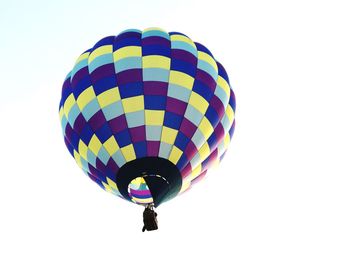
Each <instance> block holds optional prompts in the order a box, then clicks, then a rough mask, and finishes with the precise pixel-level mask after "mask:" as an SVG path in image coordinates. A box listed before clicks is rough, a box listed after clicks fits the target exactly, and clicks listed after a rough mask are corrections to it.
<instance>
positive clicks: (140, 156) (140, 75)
mask: <svg viewBox="0 0 350 263" xmlns="http://www.w3.org/2000/svg"><path fill="white" fill-rule="evenodd" d="M59 115H60V121H61V126H62V132H63V135H64V141H65V144H66V146H67V148H68V150H69V152H70V153H71V155H72V156H73V157H74V159H75V161H76V163H77V164H78V165H79V167H80V168H81V169H82V170H83V171H84V172H85V173H86V174H87V175H88V176H89V177H90V178H91V179H92V180H93V181H94V182H95V183H97V184H98V185H99V186H100V187H102V188H103V189H104V190H106V191H108V192H111V193H113V194H115V195H117V196H119V197H121V198H124V199H126V200H128V201H131V202H133V203H136V204H139V205H143V206H145V207H146V210H145V212H144V221H145V228H146V230H153V229H156V228H157V225H156V222H153V223H154V226H153V227H152V226H150V225H151V223H147V220H148V219H147V217H148V218H149V217H151V218H153V219H155V217H156V213H155V212H154V210H153V207H157V206H159V205H160V204H161V203H163V202H165V201H167V200H170V199H172V198H174V197H175V196H177V195H179V194H181V193H183V192H185V191H186V190H188V189H190V187H191V186H192V185H193V184H194V183H196V182H198V181H199V180H200V179H201V178H203V176H204V175H205V174H206V172H207V170H208V169H209V168H210V167H211V166H212V165H213V164H215V163H218V162H219V161H220V160H221V159H222V158H223V156H224V154H225V152H226V150H227V147H228V145H229V142H230V140H231V137H232V135H233V132H234V127H235V120H234V118H235V117H234V116H235V96H234V93H233V91H232V89H231V87H230V84H229V79H228V76H227V73H226V71H225V69H224V67H223V66H222V65H221V64H220V63H219V62H217V61H216V60H215V58H214V57H213V55H212V54H211V52H210V51H209V50H208V49H207V48H206V47H205V46H203V45H201V44H199V43H196V42H193V41H192V40H191V39H190V38H189V37H187V36H186V35H184V34H182V33H178V32H170V33H168V32H166V31H164V30H162V29H159V28H148V29H145V30H143V31H140V30H136V29H130V30H126V31H123V32H121V33H120V34H119V35H116V36H108V37H105V38H103V39H101V40H100V41H98V42H97V43H96V44H95V45H94V46H93V47H92V48H90V49H88V50H87V51H85V52H84V53H82V54H81V55H80V56H79V57H78V59H77V60H76V63H75V65H74V67H73V69H72V70H71V71H70V72H69V74H68V75H67V77H66V79H65V81H64V84H63V88H62V98H61V101H60V105H59ZM147 213H148V214H150V216H147Z"/></svg>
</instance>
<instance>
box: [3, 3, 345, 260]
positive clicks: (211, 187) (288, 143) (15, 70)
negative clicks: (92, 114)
mask: <svg viewBox="0 0 350 263" xmlns="http://www.w3.org/2000/svg"><path fill="white" fill-rule="evenodd" d="M349 11H350V4H349V3H348V2H347V1H338V0H335V1H312V0H304V1H299V0H296V1H272V0H267V1H253V0H247V1H220V0H217V1H194V0H192V1H191V0H187V1H182V0H180V1H160V0H148V1H141V0H139V1H135V0H131V1H117V0H115V1H105V0H100V1H66V0H63V1H43V0H36V1H16V0H15V1H1V0H0V56H1V60H0V72H1V85H0V91H1V93H0V94H1V96H0V116H1V126H0V127H1V129H0V145H1V148H0V149H1V151H0V160H1V172H0V178H1V184H0V245H1V246H0V247H1V249H0V261H1V262H24V261H34V260H35V261H36V262H48V261H49V262H62V261H68V262H71V261H76V262H83V261H84V262H97V261H99V262H100V261H107V260H110V261H121V260H123V261H124V260H129V261H132V262H133V261H136V260H140V261H141V260H142V261H145V262H148V261H152V262H164V260H167V261H168V262H181V261H185V262H189V261H196V262H200V261H206V262H207V261H208V262H210V261H215V262H242V263H243V262H269V263H271V262H339V263H341V262H349V260H350V253H349V247H350V226H349V223H348V222H350V211H349V200H350V192H349V187H350V178H349V175H350V168H349V157H350V136H349V134H350V123H349V113H350V105H349V98H350V96H349V95H350V79H349V70H350V63H349V61H350V49H349V46H350V36H349V27H348V25H349V24H350V17H349V15H348V14H349ZM153 26H156V27H161V28H163V29H165V30H166V31H178V32H183V33H185V34H186V35H188V36H189V37H190V38H191V39H193V40H194V41H196V42H199V43H202V44H205V46H207V47H208V48H209V49H210V51H211V52H212V53H213V55H214V56H215V58H216V59H217V60H218V61H220V62H221V63H222V64H223V65H224V66H225V68H226V70H227V72H228V75H229V77H230V83H231V86H232V88H233V90H234V92H235V94H236V100H237V111H236V130H235V134H234V136H233V140H232V143H231V145H230V148H229V151H228V152H227V155H226V156H225V158H224V160H223V162H222V163H221V164H220V166H219V167H216V168H214V169H213V170H211V171H210V172H209V173H208V176H207V177H206V178H205V180H203V181H202V182H200V183H199V184H197V185H196V186H195V187H193V189H191V191H189V192H187V193H186V194H184V195H182V196H179V197H177V198H176V199H174V200H171V201H170V202H167V203H165V204H164V205H162V206H160V207H159V209H158V210H157V212H158V214H159V218H158V219H159V226H160V229H159V230H158V231H154V232H149V233H142V232H141V228H142V208H141V207H138V206H136V205H132V204H130V203H128V202H126V201H124V200H122V199H120V198H117V197H115V196H113V195H112V194H109V193H106V192H104V191H102V190H101V189H100V188H99V187H98V186H97V185H95V184H94V183H93V182H92V181H90V180H89V179H88V178H87V177H86V176H85V175H84V174H83V172H82V171H81V170H80V169H79V167H78V166H77V165H76V164H75V162H74V159H73V158H71V156H70V155H69V153H68V151H67V150H66V148H65V145H64V143H63V138H62V134H61V130H60V123H59V117H58V103H59V100H60V96H61V94H60V92H61V86H62V83H63V80H64V78H65V76H66V74H67V73H68V72H69V71H70V70H71V68H72V67H73V64H74V61H75V59H76V58H77V57H78V56H79V54H80V53H82V52H83V51H85V50H86V49H88V48H90V47H91V46H92V45H93V44H94V43H96V42H97V41H98V40H99V39H101V38H102V37H104V36H107V35H115V34H118V33H119V32H121V31H123V30H125V29H128V28H138V29H145V28H148V27H153Z"/></svg>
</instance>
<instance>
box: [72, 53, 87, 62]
mask: <svg viewBox="0 0 350 263" xmlns="http://www.w3.org/2000/svg"><path fill="white" fill-rule="evenodd" d="M89 55H90V52H85V53H83V54H81V55H80V56H79V57H78V59H77V60H76V61H75V64H78V63H79V62H80V61H82V60H84V59H87V58H88V57H89Z"/></svg>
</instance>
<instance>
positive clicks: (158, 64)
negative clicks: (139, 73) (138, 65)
mask: <svg viewBox="0 0 350 263" xmlns="http://www.w3.org/2000/svg"><path fill="white" fill-rule="evenodd" d="M142 67H143V68H164V69H170V58H168V57H164V56H158V55H150V56H145V57H142Z"/></svg>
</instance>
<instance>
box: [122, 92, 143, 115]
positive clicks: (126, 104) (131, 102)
mask: <svg viewBox="0 0 350 263" xmlns="http://www.w3.org/2000/svg"><path fill="white" fill-rule="evenodd" d="M122 103H123V108H124V112H125V113H128V112H134V111H139V110H143V109H144V108H145V107H144V101H143V96H142V95H140V96H135V97H131V98H126V99H122Z"/></svg>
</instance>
